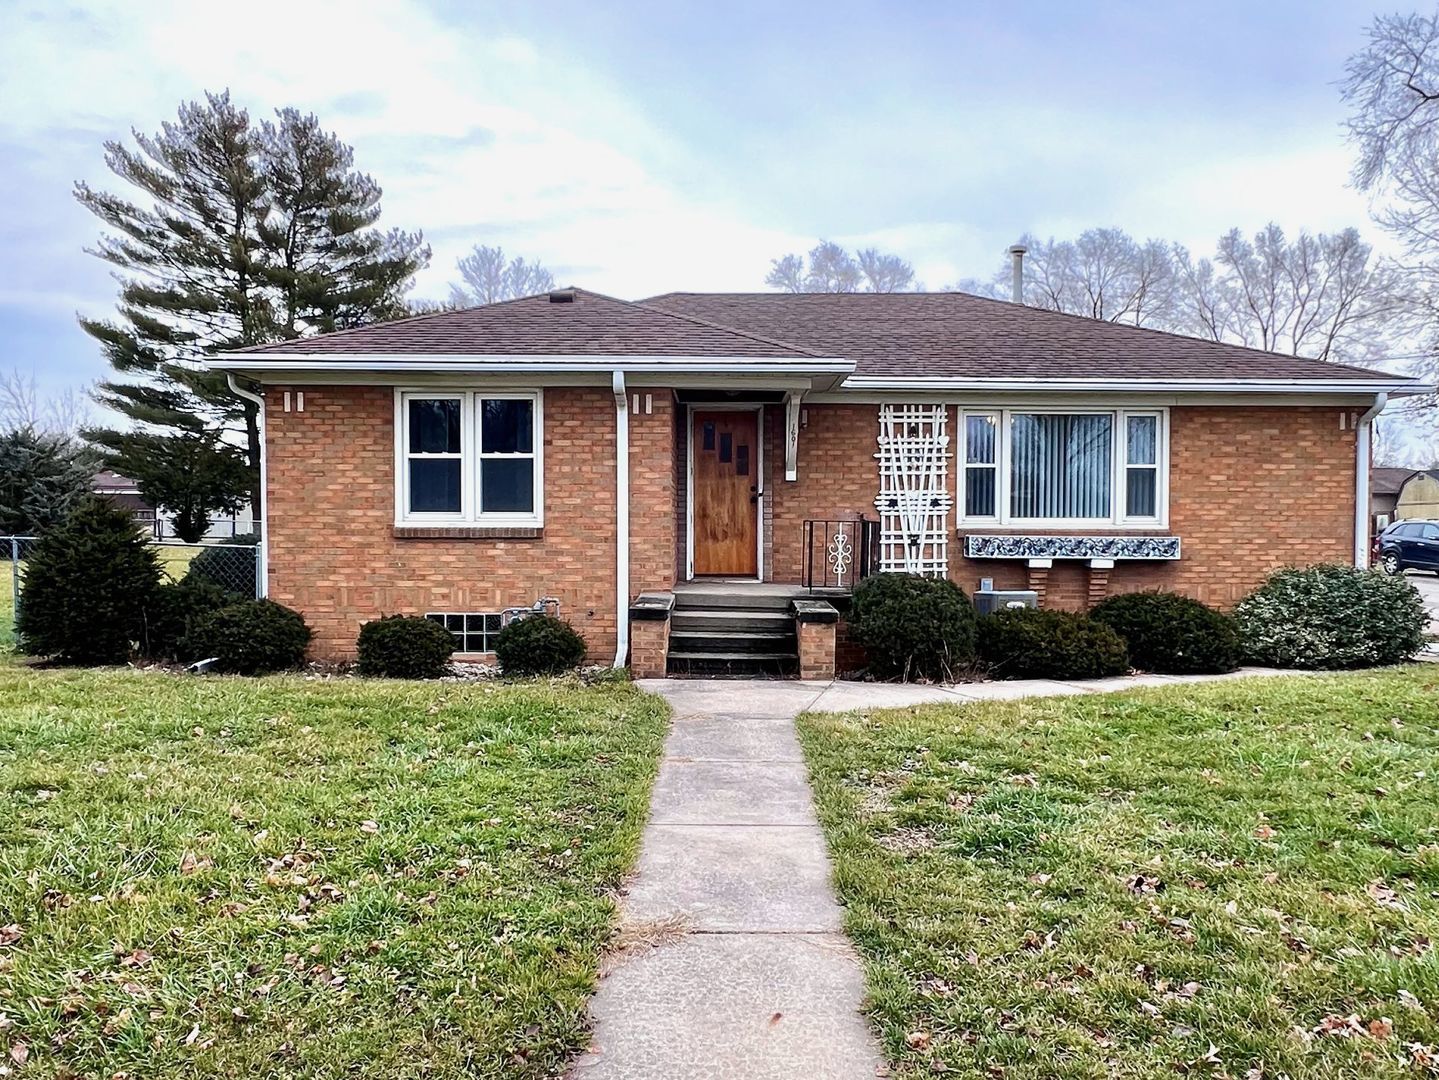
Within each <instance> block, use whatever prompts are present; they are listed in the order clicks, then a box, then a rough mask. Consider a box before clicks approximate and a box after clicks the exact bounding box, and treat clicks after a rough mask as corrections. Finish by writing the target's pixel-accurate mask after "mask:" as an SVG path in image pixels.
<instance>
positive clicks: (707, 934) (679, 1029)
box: [570, 680, 884, 1080]
mask: <svg viewBox="0 0 1439 1080" xmlns="http://www.w3.org/2000/svg"><path fill="white" fill-rule="evenodd" d="M641 685H643V686H644V688H645V689H646V690H649V691H651V692H652V693H657V694H660V695H661V696H663V697H664V698H666V699H667V700H668V701H669V702H670V705H671V707H672V708H673V711H674V725H673V727H672V728H671V731H670V735H669V739H668V741H667V742H666V744H665V756H664V760H663V762H662V763H661V765H660V773H659V777H658V779H657V780H656V782H655V791H654V796H653V798H652V800H651V803H650V822H649V825H648V827H647V828H646V829H645V834H644V839H643V842H642V845H641V848H640V859H639V867H638V871H637V873H636V875H635V878H634V880H633V881H632V883H631V884H630V887H629V889H628V891H627V894H626V896H625V897H624V899H623V901H622V905H621V909H622V914H621V940H622V941H629V942H630V943H631V944H630V945H628V946H627V947H626V948H623V949H622V950H621V951H620V953H619V955H618V956H617V957H616V958H615V961H616V962H615V964H614V966H613V967H612V968H611V969H610V971H609V973H608V974H607V975H606V976H605V978H604V979H603V980H602V981H601V983H600V987H599V991H598V992H597V993H596V995H595V997H594V999H593V1001H592V1002H591V1005H590V1018H591V1021H592V1023H593V1025H594V1037H593V1041H592V1042H591V1045H590V1049H589V1051H588V1053H586V1054H585V1055H584V1056H583V1057H582V1058H580V1059H579V1060H578V1061H577V1062H576V1063H575V1065H574V1067H573V1068H572V1070H571V1074H570V1075H571V1076H572V1077H574V1078H577V1080H578V1078H583V1080H611V1078H616V1080H617V1078H621V1077H624V1078H630V1080H647V1078H655V1080H671V1078H678V1077H686V1078H694V1080H705V1078H714V1080H764V1078H770V1077H773V1078H775V1080H779V1078H785V1080H789V1078H793V1077H801V1076H802V1077H815V1078H825V1080H867V1078H872V1077H874V1076H876V1075H884V1071H883V1068H882V1059H881V1057H880V1054H879V1050H878V1048H877V1046H876V1045H875V1042H874V1039H873V1037H872V1035H871V1033H870V1030H869V1024H868V1022H867V1021H866V1019H865V1018H864V1016H863V1014H862V1013H861V1011H860V1010H861V1007H862V1004H863V998H864V976H863V972H862V971H861V969H860V966H859V961H858V959H857V958H856V956H855V954H854V951H853V949H852V948H851V946H850V944H849V942H848V940H847V939H846V938H845V936H844V933H843V931H842V929H841V918H842V913H841V910H840V907H839V905H838V904H837V903H836V902H835V899H834V894H833V892H832V891H831V889H830V884H829V859H828V856H827V854H826V852H825V844H824V836H823V835H822V834H821V832H820V829H819V823H818V821H817V820H816V818H815V813H814V805H813V803H812V801H811V799H810V791H809V781H808V776H807V774H806V771H805V766H804V760H803V758H802V756H801V754H800V748H799V742H798V740H797V739H796V737H795V731H794V717H795V715H796V714H798V713H799V712H801V711H802V710H804V709H805V708H807V707H808V706H810V705H812V704H814V702H815V701H816V700H817V699H818V698H819V696H820V694H821V693H822V692H823V691H824V689H825V686H826V685H827V684H805V683H795V682H717V681H706V680H695V681H682V680H652V681H645V682H643V683H642V684H641Z"/></svg>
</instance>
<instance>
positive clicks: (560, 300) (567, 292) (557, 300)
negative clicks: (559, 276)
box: [550, 288, 575, 304]
mask: <svg viewBox="0 0 1439 1080" xmlns="http://www.w3.org/2000/svg"><path fill="white" fill-rule="evenodd" d="M574 302H575V290H574V289H572V288H571V289H551V290H550V303H552V304H573V303H574Z"/></svg>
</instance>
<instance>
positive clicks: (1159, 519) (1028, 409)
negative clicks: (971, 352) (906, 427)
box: [956, 405, 1169, 530]
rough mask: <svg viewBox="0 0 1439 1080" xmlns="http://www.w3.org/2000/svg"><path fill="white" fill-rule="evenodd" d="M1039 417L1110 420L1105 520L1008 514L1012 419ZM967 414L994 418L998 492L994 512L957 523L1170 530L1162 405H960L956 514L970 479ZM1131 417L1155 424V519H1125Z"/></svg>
mask: <svg viewBox="0 0 1439 1080" xmlns="http://www.w3.org/2000/svg"><path fill="white" fill-rule="evenodd" d="M1041 413H1050V414H1060V415H1064V416H1108V417H1110V418H1111V420H1110V440H1111V441H1110V450H1109V463H1110V481H1109V499H1110V503H1109V505H1110V513H1109V515H1108V516H1106V517H1094V518H1025V517H1016V516H1015V515H1014V514H1012V513H1011V512H1010V488H1011V483H1010V460H1011V456H1012V455H1011V449H1012V442H1011V439H1012V437H1013V423H1014V416H1015V415H1016V414H1020V415H1026V416H1027V415H1034V414H1041ZM970 416H992V417H997V418H998V421H999V427H998V430H997V431H996V433H995V435H996V446H995V455H994V456H995V463H996V470H997V474H996V477H995V479H996V489H995V507H994V508H995V513H994V514H993V515H991V516H989V517H968V516H961V517H960V519H959V524H960V525H962V526H971V525H1004V526H1013V527H1015V528H1023V529H1046V530H1053V529H1096V528H1099V529H1136V530H1138V529H1164V528H1168V526H1169V410H1168V409H1167V408H1164V407H1158V406H1155V407H1138V408H1123V409H1094V408H1076V407H1074V406H1050V405H1046V406H1037V405H1015V406H1003V407H1000V406H991V407H989V408H982V407H979V406H964V407H961V409H960V419H959V430H960V432H961V435H960V449H961V458H962V460H961V461H960V463H959V468H958V469H957V470H956V472H957V473H958V487H959V499H958V503H959V513H960V514H961V515H964V510H965V506H966V505H967V503H966V498H965V483H966V482H967V480H968V472H967V471H966V470H967V467H968V461H967V454H968V445H967V440H966V439H965V437H964V433H965V432H966V428H967V424H968V417H970ZM1131 416H1153V417H1155V418H1156V420H1157V430H1156V433H1155V435H1156V437H1155V458H1156V461H1155V465H1154V469H1155V496H1154V508H1155V511H1156V513H1155V515H1154V516H1153V517H1129V516H1127V515H1126V514H1125V512H1124V509H1125V501H1126V494H1127V492H1128V485H1127V481H1128V473H1129V468H1130V466H1129V446H1128V438H1129V417H1131ZM1136 467H1137V468H1148V467H1149V466H1136Z"/></svg>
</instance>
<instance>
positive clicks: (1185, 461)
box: [770, 405, 1355, 608]
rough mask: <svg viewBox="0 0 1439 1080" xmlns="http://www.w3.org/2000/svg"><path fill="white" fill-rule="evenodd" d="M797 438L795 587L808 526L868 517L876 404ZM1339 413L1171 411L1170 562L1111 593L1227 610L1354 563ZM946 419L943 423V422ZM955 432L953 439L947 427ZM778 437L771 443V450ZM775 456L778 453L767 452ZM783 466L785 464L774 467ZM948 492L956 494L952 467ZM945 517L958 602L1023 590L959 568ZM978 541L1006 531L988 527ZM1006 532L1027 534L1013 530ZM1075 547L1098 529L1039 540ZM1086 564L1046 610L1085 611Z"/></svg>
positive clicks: (1017, 576)
mask: <svg viewBox="0 0 1439 1080" xmlns="http://www.w3.org/2000/svg"><path fill="white" fill-rule="evenodd" d="M806 409H807V411H808V415H809V423H808V425H807V426H806V427H805V428H804V429H803V430H802V431H801V432H800V438H799V480H798V481H797V482H794V483H787V482H785V481H784V480H783V479H782V476H783V473H782V472H781V473H780V474H779V475H780V477H781V478H780V479H776V480H775V481H774V483H773V485H772V486H771V488H770V494H771V500H772V503H773V507H774V538H773V557H772V565H773V570H774V575H773V576H774V580H776V581H793V582H798V581H800V580H801V572H802V567H801V561H802V559H803V550H802V549H803V528H804V524H803V523H804V521H805V519H806V518H814V519H825V518H851V517H854V516H855V515H856V514H859V513H863V514H865V515H866V516H868V517H870V518H874V517H876V516H877V515H876V511H875V508H874V497H875V495H876V494H877V492H878V488H879V479H878V466H877V465H876V463H875V460H874V457H873V455H874V452H875V448H876V447H875V437H876V435H877V434H878V430H879V428H878V420H877V408H876V406H874V405H809V406H806ZM1351 411H1352V410H1348V409H1341V408H1338V407H1318V406H1314V407H1310V406H1304V407H1292V406H1238V407H1235V406H1176V407H1174V408H1172V409H1171V410H1170V477H1169V478H1170V500H1169V510H1170V513H1169V525H1170V527H1169V528H1168V529H1167V530H1155V532H1163V533H1166V534H1172V535H1175V536H1179V537H1180V538H1181V539H1182V551H1183V557H1182V558H1181V559H1180V560H1178V561H1177V562H1156V563H1136V562H1120V563H1118V564H1117V565H1116V566H1115V568H1114V570H1112V571H1111V572H1110V574H1109V583H1108V590H1109V591H1110V592H1125V591H1134V590H1138V589H1156V588H1158V589H1171V590H1175V591H1178V592H1184V593H1188V594H1190V595H1193V596H1197V597H1199V598H1200V599H1202V600H1204V601H1205V602H1207V603H1211V604H1215V605H1218V606H1221V607H1227V606H1230V605H1232V604H1233V603H1234V602H1235V601H1237V600H1239V599H1240V598H1241V597H1242V596H1244V594H1245V593H1247V592H1249V591H1250V590H1251V589H1252V588H1254V586H1255V585H1257V584H1258V583H1259V582H1260V581H1261V580H1263V578H1264V576H1265V575H1266V574H1267V573H1268V572H1269V571H1270V570H1273V569H1275V568H1277V567H1280V566H1284V565H1286V564H1289V563H1297V564H1305V563H1315V562H1349V561H1351V560H1352V558H1353V544H1354V540H1353V537H1354V525H1353V520H1354V518H1353V504H1354V452H1355V445H1354V439H1355V435H1354V432H1353V430H1352V429H1349V430H1343V431H1341V430H1340V428H1339V417H1340V415H1341V414H1342V413H1345V412H1351ZM953 419H954V417H953V415H951V420H953ZM950 430H951V432H953V431H954V430H955V428H954V426H953V423H951V426H950ZM780 437H782V432H780V433H778V434H777V435H776V440H778V438H780ZM776 450H777V452H781V453H782V451H779V444H776ZM781 460H782V458H781ZM949 487H950V491H951V493H954V492H955V488H956V476H955V470H954V462H953V461H952V460H951V462H950V470H949ZM956 520H957V519H955V518H953V517H952V518H951V532H950V573H951V576H952V577H953V578H954V580H955V581H957V582H958V583H959V584H960V585H961V586H963V587H964V588H965V589H966V590H969V591H972V590H973V589H975V588H977V587H978V584H979V579H980V578H981V577H992V578H994V579H995V584H996V585H997V586H998V587H1000V588H1026V587H1027V581H1028V569H1027V567H1026V565H1025V563H1023V562H1021V561H1010V560H999V559H966V558H964V557H963V556H962V554H961V552H962V551H963V537H962V536H961V535H958V534H956V533H955V531H954V528H955V521H956ZM982 531H984V532H986V533H992V532H1004V531H1006V530H1004V529H1002V528H997V527H986V528H984V529H983V530H982ZM1009 531H1016V532H1019V531H1025V530H1020V529H1014V530H1009ZM1046 531H1058V532H1072V533H1077V534H1082V533H1084V532H1086V531H1089V532H1095V533H1104V532H1106V531H1109V532H1112V531H1114V530H1104V529H1092V530H1084V529H1073V530H1046ZM1089 584H1090V583H1089V569H1088V566H1087V565H1086V564H1085V563H1083V562H1078V561H1066V560H1056V561H1055V564H1054V568H1053V569H1052V570H1051V571H1050V572H1049V575H1048V583H1047V590H1046V603H1047V604H1048V605H1050V606H1055V607H1067V608H1082V607H1084V606H1085V604H1086V603H1087V600H1088V595H1089Z"/></svg>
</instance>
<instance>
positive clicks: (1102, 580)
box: [1085, 559, 1114, 607]
mask: <svg viewBox="0 0 1439 1080" xmlns="http://www.w3.org/2000/svg"><path fill="white" fill-rule="evenodd" d="M1113 569H1114V560H1113V559H1090V560H1089V593H1088V596H1087V597H1086V601H1087V602H1086V604H1085V606H1086V607H1094V606H1095V605H1096V604H1098V603H1100V602H1101V601H1102V600H1103V599H1104V598H1105V597H1106V596H1108V595H1109V572H1110V571H1111V570H1113Z"/></svg>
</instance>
